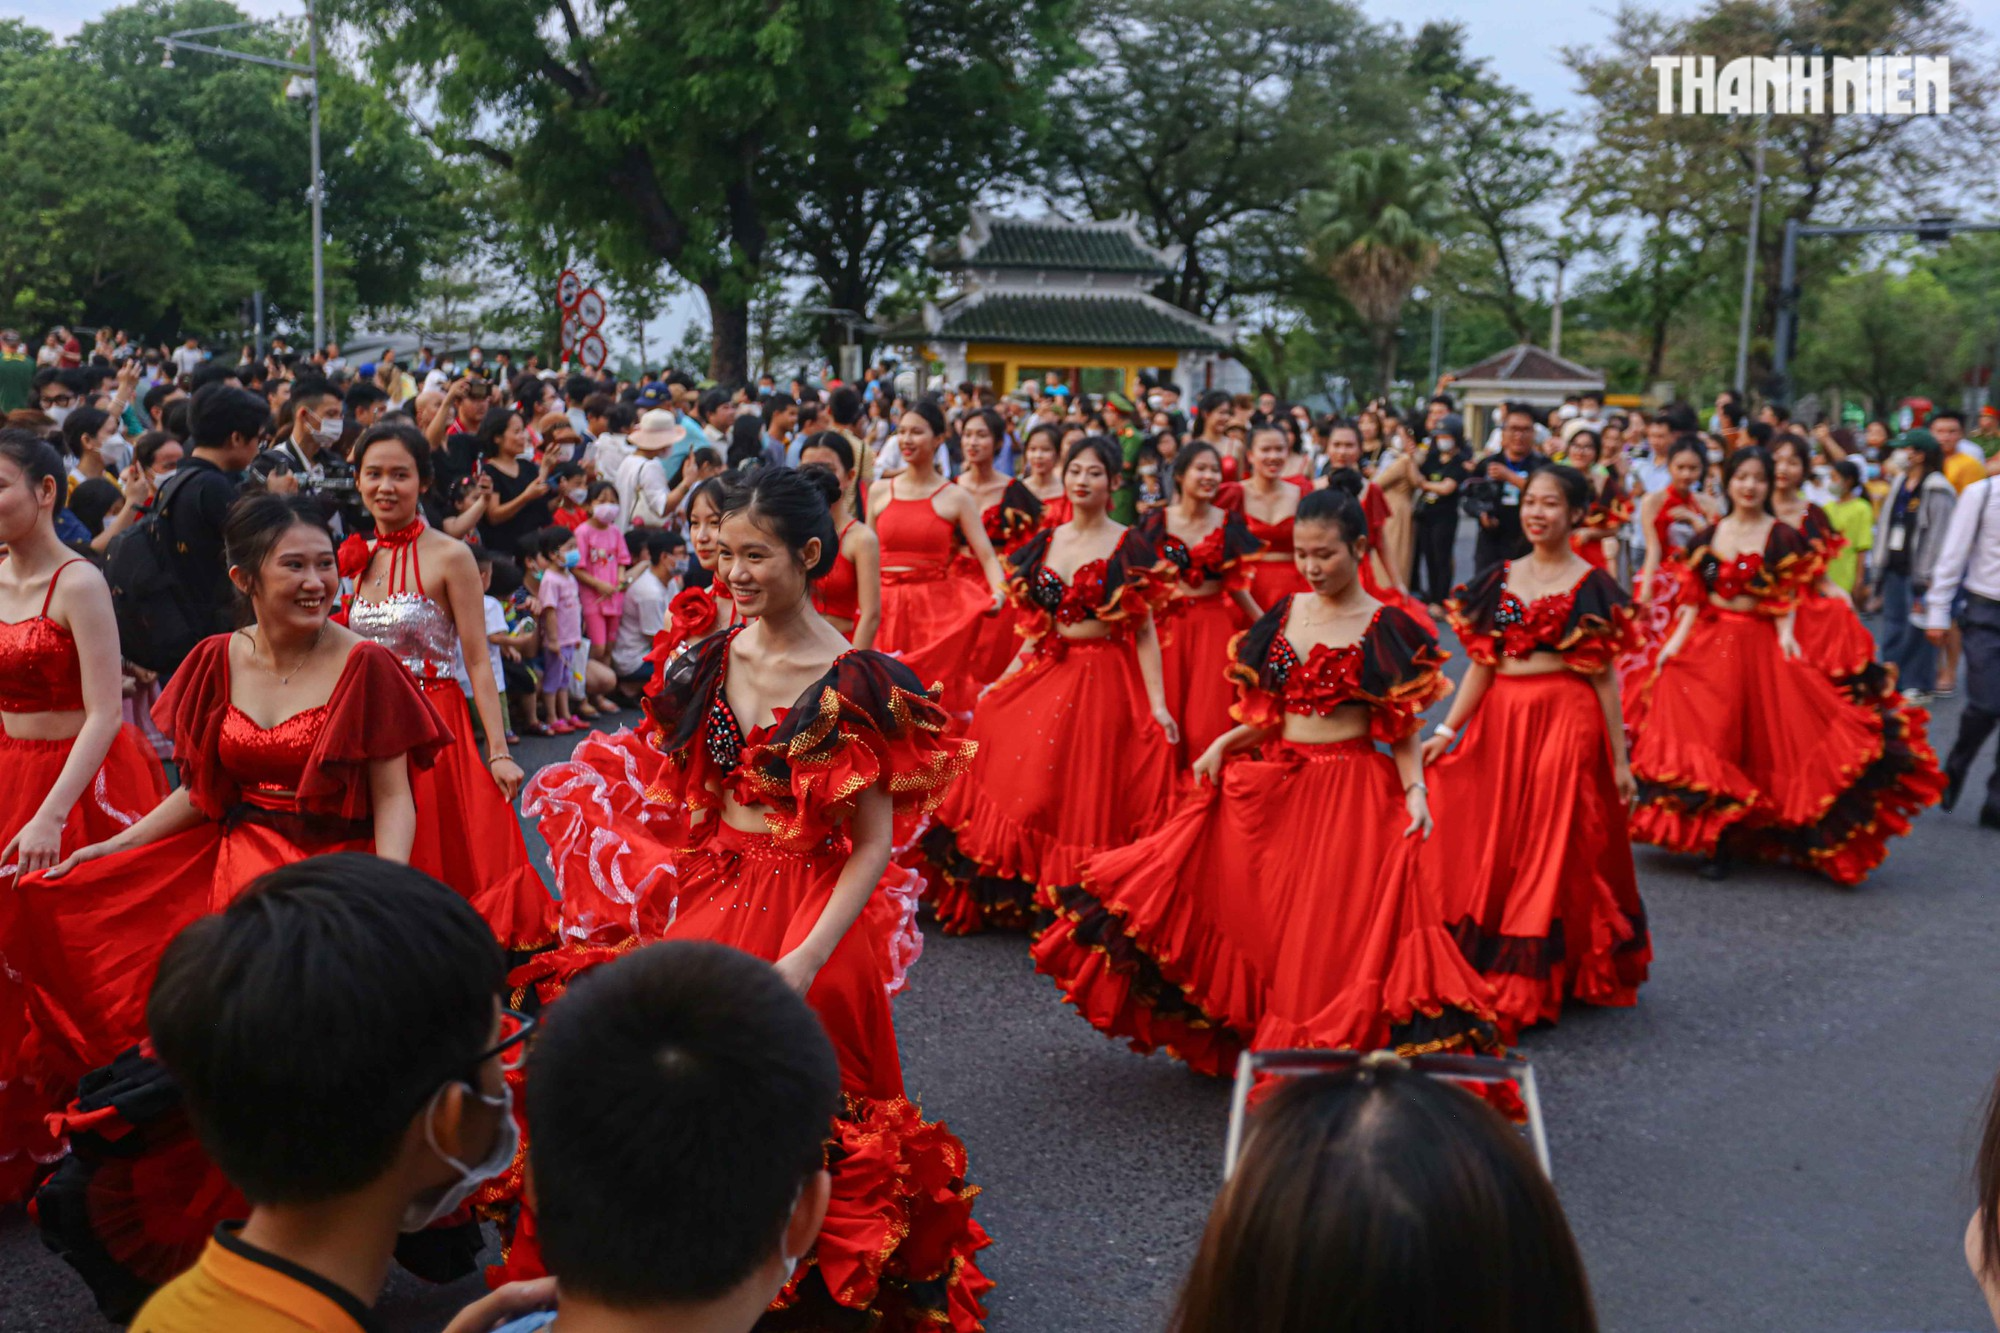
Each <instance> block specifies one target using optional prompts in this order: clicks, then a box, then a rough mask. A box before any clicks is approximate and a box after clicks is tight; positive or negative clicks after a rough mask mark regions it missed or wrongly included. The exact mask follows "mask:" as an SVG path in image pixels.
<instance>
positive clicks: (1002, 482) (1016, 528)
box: [952, 407, 1042, 685]
mask: <svg viewBox="0 0 2000 1333" xmlns="http://www.w3.org/2000/svg"><path fill="white" fill-rule="evenodd" d="M1006 435H1007V423H1006V421H1005V420H1003V419H1002V418H1001V416H1000V414H999V413H998V412H995V411H994V410H993V409H992V408H990V407H982V408H980V409H979V410H977V411H975V412H968V413H966V414H965V417H964V419H963V420H961V421H960V422H959V424H958V443H959V449H960V451H961V452H962V453H963V454H964V457H965V470H964V471H963V472H960V473H959V474H958V477H957V478H956V480H955V482H954V484H955V485H957V486H960V487H963V488H964V489H965V490H966V491H968V492H969V493H970V494H971V495H972V498H973V499H974V500H975V501H976V502H977V503H978V505H979V521H980V525H981V526H982V527H984V528H985V529H986V539H987V540H988V541H989V542H991V543H992V544H993V549H994V551H995V552H996V553H997V554H998V555H999V557H1000V559H1001V561H1002V562H1003V563H1004V562H1005V560H1006V558H1007V557H1008V556H1010V555H1012V554H1014V552H1016V551H1018V550H1020V549H1021V547H1022V546H1024V545H1026V544H1027V543H1028V542H1029V541H1030V540H1032V539H1033V538H1034V535H1035V533H1036V531H1037V530H1038V529H1039V528H1040V527H1041V524H1042V502H1041V501H1040V500H1039V499H1037V498H1036V496H1035V493H1034V492H1033V491H1031V490H1029V489H1028V488H1027V486H1026V485H1024V484H1023V483H1021V482H1019V481H1017V480H1015V479H1014V478H1012V477H1010V476H1008V475H1007V474H1006V473H1004V472H1001V471H999V470H998V469H997V468H995V467H994V466H993V460H994V458H995V456H996V455H997V454H998V453H999V449H1000V441H1001V440H1003V439H1005V438H1006ZM952 572H953V573H955V574H957V575H958V577H960V578H961V579H964V580H965V581H966V582H967V583H970V584H972V585H973V587H974V589H975V590H977V591H978V592H980V593H982V594H984V593H985V591H986V579H985V571H984V569H982V568H981V567H980V564H979V562H978V561H977V560H976V559H974V558H973V556H972V554H971V553H970V552H969V551H964V550H961V551H960V552H959V553H958V555H957V557H956V558H954V559H953V561H952ZM1020 624H1021V613H1020V611H1019V610H1017V609H1016V608H1014V607H1011V606H1003V607H1001V608H1000V610H999V611H998V612H997V613H996V614H994V615H991V616H985V617H982V618H981V619H980V620H979V621H978V622H977V632H976V634H975V636H974V640H973V644H972V662H971V670H972V678H973V679H974V680H975V681H977V682H979V683H980V684H981V685H990V684H992V683H993V682H994V681H996V680H998V679H1000V677H1001V676H1003V675H1005V674H1006V673H1007V668H1008V667H1010V666H1012V665H1013V664H1014V658H1015V657H1016V656H1018V655H1019V654H1020V651H1021V631H1020Z"/></svg>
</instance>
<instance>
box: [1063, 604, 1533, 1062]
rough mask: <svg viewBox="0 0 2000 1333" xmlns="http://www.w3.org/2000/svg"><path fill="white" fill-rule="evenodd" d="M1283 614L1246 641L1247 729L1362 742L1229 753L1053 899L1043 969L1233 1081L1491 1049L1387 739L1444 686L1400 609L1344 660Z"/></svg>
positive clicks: (1121, 1026) (1125, 1022) (1119, 1030)
mask: <svg viewBox="0 0 2000 1333" xmlns="http://www.w3.org/2000/svg"><path fill="white" fill-rule="evenodd" d="M1291 600H1292V599H1290V598H1287V599H1285V600H1284V601H1282V602H1280V603H1279V604H1278V605H1277V606H1275V607H1273V608H1271V610H1270V611H1269V612H1267V613H1266V614H1265V615H1264V617H1263V618H1262V619H1261V620H1259V621H1258V622H1257V624H1256V625H1255V626H1254V627H1252V628H1251V629H1250V630H1249V631H1247V632H1246V633H1244V634H1242V635H1240V636H1238V640H1237V643H1236V645H1235V652H1234V655H1233V656H1234V660H1233V662H1232V664H1231V666H1230V672H1231V675H1232V678H1233V679H1234V681H1235V682H1236V688H1237V692H1238V700H1239V701H1238V709H1237V716H1238V718H1239V719H1240V720H1241V721H1243V722H1244V723H1245V724H1247V725H1252V726H1257V727H1272V728H1276V727H1282V725H1283V722H1284V719H1285V717H1286V716H1287V715H1290V714H1300V715H1313V716H1322V717H1323V716H1327V715H1329V714H1331V713H1333V712H1334V710H1336V709H1341V708H1348V707H1354V706H1359V707H1362V708H1365V709H1367V710H1368V731H1367V733H1366V734H1364V735H1360V736H1357V737H1355V738H1353V739H1352V740H1346V741H1336V742H1333V743H1330V744H1302V743H1298V742H1294V741H1287V740H1284V739H1282V738H1275V737H1274V738H1273V739H1270V740H1267V741H1266V742H1265V743H1264V744H1263V745H1262V746H1261V748H1259V749H1257V750H1254V751H1246V752H1243V753H1240V754H1237V755H1234V756H1231V757H1230V758H1229V759H1228V760H1227V761H1226V762H1225V763H1224V765H1223V769H1222V775H1221V781H1220V782H1219V783H1218V784H1215V785H1209V784H1202V785H1201V786H1200V787H1198V788H1197V789H1196V790H1195V791H1194V793H1193V794H1192V795H1190V796H1189V798H1188V799H1187V801H1186V802H1185V803H1184V804H1183V805H1182V806H1181V807H1180V808H1179V809H1178V810H1176V811H1175V812H1174V814H1173V816H1172V818H1170V819H1169V820H1168V821H1167V822H1166V823H1165V824H1164V825H1163V826H1162V827H1161V828H1160V829H1158V830H1157V831H1156V832H1154V833H1153V834H1151V835H1150V836H1148V837H1146V838H1144V839H1142V840H1140V841H1139V842H1137V843H1134V844H1133V845H1131V846H1129V847H1123V848H1119V849H1117V850H1113V851H1108V852H1106V853H1104V854H1102V855H1100V856H1097V857H1094V858H1092V859H1091V860H1090V862H1089V863H1088V864H1087V865H1086V866H1085V868H1084V873H1083V874H1082V875H1081V876H1080V877H1079V879H1078V880H1077V882H1076V883H1074V884H1070V885H1066V886H1062V887H1060V888H1059V889H1058V890H1057V891H1056V893H1055V898H1056V902H1057V905H1058V913H1057V917H1056V922H1055V924H1054V925H1052V926H1051V927H1050V928H1049V929H1048V930H1047V931H1045V932H1044V933H1043V934H1042V937H1041V938H1040V939H1039V940H1038V941H1037V942H1036V945H1035V965H1036V967H1037V968H1039V969H1040V970H1041V971H1043V972H1046V973H1048V974H1049V975H1050V976H1052V977H1054V978H1055V980H1056V984H1057V985H1058V986H1059V987H1060V988H1061V989H1062V991H1063V994H1064V997H1065V998H1066V999H1067V1000H1068V1001H1069V1002H1070V1003H1071V1004H1073V1005H1075V1006H1076V1007H1077V1009H1078V1011H1079V1012H1080V1013H1082V1014H1083V1016H1084V1017H1085V1018H1086V1019H1088V1020H1089V1021H1090V1022H1091V1023H1092V1024H1093V1025H1094V1026H1096V1027H1097V1028H1098V1029H1099V1030H1100V1031H1102V1032H1104V1033H1106V1034H1107V1035H1109V1036H1113V1037H1118V1038H1122V1039H1124V1040H1126V1041H1128V1042H1130V1043H1131V1044H1132V1046H1133V1047H1134V1048H1135V1049H1137V1050H1141V1051H1144V1050H1151V1049H1153V1048H1155V1047H1164V1048H1166V1049H1168V1050H1171V1051H1172V1052H1173V1053H1174V1054H1175V1055H1177V1056H1179V1057H1180V1058H1181V1059H1183V1060H1185V1061H1187V1063H1188V1064H1189V1065H1190V1066H1191V1067H1192V1068H1194V1069H1196V1070H1198V1071H1200V1072H1202V1073H1208V1074H1218V1075H1220V1074H1227V1073H1228V1072H1229V1071H1230V1070H1231V1069H1232V1068H1233V1066H1234V1063H1235V1059H1236V1055H1237V1053H1238V1052H1240V1051H1241V1050H1242V1049H1243V1048H1244V1047H1245V1046H1246V1045H1249V1046H1254V1047H1256V1048H1258V1049H1287V1048H1292V1047H1300V1046H1321V1047H1358V1048H1360V1049H1363V1050H1370V1049H1374V1048H1376V1047H1380V1046H1394V1047H1397V1048H1398V1049H1401V1050H1405V1051H1436V1050H1462V1049H1485V1048H1490V1047H1491V1046H1492V1045H1493V1043H1494V1041H1495V1036H1496V1034H1495V1031H1494V1027H1493V1017H1494V1015H1493V1010H1492V1004H1491V999H1492V997H1491V991H1490V988H1489V987H1488V986H1487V985H1486V983H1485V982H1484V981H1482V980H1481V979H1480V978H1479V976H1478V974H1477V973H1475V972H1474V971H1473V970H1472V968H1471V967H1470V966H1469V965H1468V964H1467V963H1466V961H1465V959H1464V958H1463V957H1462V956H1461V955H1460V953H1459V951H1458V948H1457V946H1456V945H1455V944H1454V943H1453V942H1452V939H1451V936H1450V935H1449V934H1448V933H1446V930H1445V923H1444V911H1443V906H1442V904H1441V903H1440V902H1439V901H1438V900H1437V898H1436V897H1435V895H1434V894H1433V893H1432V892H1431V891H1430V889H1429V887H1428V886H1427V885H1426V884H1425V883H1424V882H1423V881H1422V880H1421V879H1420V878H1419V877H1418V875H1417V874H1416V864H1415V859H1414V858H1415V850H1416V848H1415V840H1414V839H1413V838H1408V837H1405V836H1404V832H1403V831H1404V829H1405V828H1406V827H1407V826H1408V824H1409V822H1410V821H1409V814H1408V812H1407V809H1406V807H1405V798H1404V793H1403V787H1402V782H1401V780H1400V779H1399V778H1398V776H1397V772H1396V766H1395V763H1394V762H1393V760H1391V758H1390V757H1389V755H1387V754H1385V753H1383V752H1382V751H1381V750H1379V749H1377V748H1376V745H1377V741H1378V740H1380V741H1386V742H1390V743H1394V742H1396V741H1399V740H1405V739H1407V738H1409V737H1411V736H1413V735H1414V734H1415V733H1416V730H1417V728H1418V727H1419V726H1420V725H1421V721H1422V720H1421V717H1420V714H1421V713H1422V711H1423V710H1424V709H1425V708H1426V707H1428V706H1429V705H1430V704H1432V703H1435V702H1436V701H1437V700H1439V699H1441V698H1443V697H1444V696H1445V695H1446V694H1447V693H1448V692H1449V690H1450V688H1451V687H1450V684H1449V682H1448V681H1447V680H1446V679H1445V677H1444V673H1443V669H1442V666H1443V662H1444V660H1445V657H1444V653H1443V652H1442V651H1441V650H1440V649H1439V648H1438V645H1437V641H1436V640H1435V639H1434V638H1432V637H1431V636H1430V635H1429V634H1428V633H1426V632H1425V631H1424V629H1423V627H1422V626H1420V625H1418V624H1417V623H1416V622H1415V621H1414V620H1412V619H1411V618H1410V617H1409V616H1407V615H1405V614H1404V613H1403V612H1401V611H1399V610H1397V609H1396V608H1395V607H1390V606H1384V607H1381V608H1380V609H1378V610H1377V611H1376V613H1375V617H1374V619H1373V620H1372V621H1371V623H1370V624H1369V626H1368V629H1367V631H1366V632H1365V633H1364V634H1363V635H1362V637H1361V638H1360V639H1359V640H1358V641H1356V642H1355V643H1353V644H1350V645H1347V646H1345V647H1337V648H1329V647H1326V646H1325V645H1317V646H1315V647H1313V648H1312V649H1310V650H1308V651H1307V652H1306V653H1304V654H1301V653H1299V652H1298V650H1297V649H1296V647H1295V646H1294V645H1293V644H1292V642H1291V640H1290V638H1289V637H1288V636H1287V634H1286V633H1285V626H1286V624H1287V622H1288V619H1289V616H1290V610H1291Z"/></svg>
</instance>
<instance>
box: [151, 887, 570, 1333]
mask: <svg viewBox="0 0 2000 1333" xmlns="http://www.w3.org/2000/svg"><path fill="white" fill-rule="evenodd" d="M505 976H506V960H505V956H504V955H503V954H502V953H501V951H500V946H499V944H498V943H497V942H496V941H495V940H494V938H493V934H492V932H491V931H489V930H488V929H487V928H486V924H485V923H484V922H483V921H481V920H480V919H479V916H478V914H477V913H475V912H474V911H473V910H472V909H471V908H469V907H468V906H466V904H465V902H464V901H463V900H462V899H460V898H459V897H458V896H457V895H456V894H454V893H452V892H451V891H450V890H449V889H446V888H445V887H444V886H443V885H441V884H439V883H437V882H436V881H435V880H433V879H431V878H430V877H429V876H427V875H424V874H422V873H421V872H419V871H416V870H412V869H410V868H409V867H407V866H401V865H395V864H392V863H388V862H384V861H379V860H376V859H374V858H372V857H366V856H360V855H355V854H351V853H350V854H345V855H335V856H322V857H315V858H313V859H311V860H308V861H304V862H301V863H299V864H298V865H296V866H289V867H286V868H284V869H282V870H275V871H272V872H271V873H269V874H267V875H265V876H263V877H262V878H260V879H259V880H258V881H257V882H256V883H255V884H254V885H252V886H251V888H250V889H249V890H248V892H246V893H245V894H244V896H243V897H241V898H239V899H238V900H237V901H236V902H235V903H234V904H232V905H231V906H230V907H229V909H228V910H226V911H223V912H221V913H219V914H216V915H213V916H205V917H202V918H201V919H200V920H198V921H196V922H194V923H193V924H192V925H190V926H188V927H187V928H186V929H184V930H182V931H181V932H180V934H179V935H178V936H177V937H176V938H175V939H174V941H173V942H172V944H170V945H169V946H168V947H167V949H166V952H165V954H164V956H163V957H162V959H161V962H160V969H159V976H158V979H157V980H156V981H155V982H154V984H153V987H152V993H151V995H150V997H149V998H148V1001H147V1006H146V1019H147V1027H148V1028H149V1030H150V1032H151V1035H152V1038H153V1044H154V1047H155V1049H156V1050H157V1052H158V1058H159V1065H161V1066H164V1072H165V1074H166V1075H167V1076H168V1077H170V1078H171V1080H172V1083H173V1085H174V1086H175V1087H176V1088H177V1089H178V1090H179V1093H180V1101H181V1104H182V1106H184V1108H185V1110H186V1113H187V1119H188V1121H189V1122H191V1124H192V1129H193V1135H194V1137H195V1139H196V1140H198V1143H199V1146H200V1149H201V1154H200V1155H201V1156H205V1158H206V1159H207V1160H206V1161H205V1162H202V1163H201V1165H202V1166H203V1168H204V1169H205V1174H206V1176H207V1178H208V1182H209V1183H211V1184H212V1185H213V1186H214V1187H215V1192H216V1193H217V1194H219V1195H220V1196H221V1197H222V1198H223V1199H224V1200H225V1201H226V1202H227V1203H228V1204H229V1205H230V1206H229V1208H228V1209H227V1218H226V1220H223V1221H221V1222H220V1223H219V1224H212V1230H211V1231H210V1232H209V1235H208V1238H207V1244H206V1246H205V1247H204V1248H202V1249H201V1250H200V1257H199V1258H198V1259H196V1260H195V1261H194V1265H193V1267H191V1268H188V1269H187V1270H186V1271H185V1272H182V1273H180V1274H179V1276H177V1277H174V1278H173V1279H172V1280H171V1281H169V1282H167V1283H166V1284H165V1285H164V1286H163V1287H162V1288H161V1289H160V1290H159V1291H157V1292H155V1293H154V1294H153V1295H152V1297H151V1298H150V1299H149V1300H147V1301H146V1303H145V1305H144V1306H143V1307H142V1308H141V1309H140V1310H139V1311H138V1314H137V1316H136V1318H134V1319H133V1320H132V1328H133V1329H134V1330H144V1331H145V1333H195V1330H201V1331H202V1333H209V1331H210V1330H219V1329H231V1330H236V1331H237V1333H276V1331H278V1330H284V1331H286V1333H294V1331H298V1330H307V1329H310V1330H315V1331H316V1333H361V1331H362V1330H368V1329H373V1328H377V1327H379V1325H378V1324H377V1322H376V1320H375V1317H374V1314H373V1311H372V1309H371V1307H372V1306H373V1305H374V1303H375V1300H376V1297H377V1296H378V1295H379V1294H380V1292H381V1289H382V1286H383V1284H384V1282H385V1280H386V1279H387V1277H388V1273H389V1265H390V1263H391V1261H392V1259H393V1258H394V1257H395V1255H396V1253H397V1247H398V1243H399V1241H400V1240H401V1239H402V1237H403V1235H404V1233H407V1232H412V1231H417V1230H420V1229H422V1228H424V1227H425V1226H426V1225H428V1224H430V1223H431V1222H432V1221H434V1220H435V1219H437V1218H440V1217H443V1216H445V1215H447V1214H449V1213H451V1212H452V1211H454V1210H456V1209H457V1208H459V1207H460V1205H461V1204H462V1203H463V1202H464V1200H465V1199H466V1198H467V1197H469V1196H470V1195H471V1194H472V1193H473V1191H474V1190H476V1189H477V1188H478V1187H479V1186H480V1185H482V1184H484V1183H485V1182H486V1181H488V1180H490V1179H492V1178H493V1177H495V1176H497V1175H500V1174H501V1173H502V1172H504V1171H506V1170H507V1169H508V1168H509V1167H511V1166H512V1165H513V1160H514V1157H515V1153H516V1148H517V1146H518V1144H519V1142H520V1133H519V1129H518V1126H517V1122H516V1119H515V1116H514V1113H513V1109H512V1093H511V1089H510V1086H509V1074H510V1072H511V1071H513V1070H515V1069H517V1068H518V1067H519V1065H520V1063H521V1059H522V1057H523V1055H524V1053H525V1051H526V1045H525V1040H524V1039H525V1038H526V1037H527V1036H528V1034H529V1033H530V1032H531V1031H532V1030H533V1023H532V1022H531V1021H530V1020H526V1019H524V1018H522V1017H521V1016H519V1015H516V1014H510V1013H505V1012H503V1011H502V1010H501V1008H500V1001H499V998H498V996H499V992H500V991H501V990H502V988H503V987H504V985H505ZM138 1063H142V1064H144V1065H148V1066H150V1065H151V1064H152V1062H151V1061H144V1062H138ZM125 1072H127V1073H128V1074H129V1073H131V1072H132V1071H131V1070H130V1068H128V1069H127V1071H125ZM186 1138H187V1135H186V1132H185V1131H181V1132H180V1133H179V1134H178V1135H176V1136H175V1139H176V1140H177V1141H178V1142H179V1143H180V1144H181V1145H183V1151H184V1154H185V1155H186V1156H187V1157H189V1158H195V1157H196V1154H195V1153H194V1152H193V1148H192V1145H187V1144H186ZM202 1221H203V1222H204V1223H208V1218H207V1217H206V1216H204V1217H203V1219H202ZM428 1275H429V1276H433V1277H435V1276H439V1275H438V1274H435V1273H432V1274H428ZM542 1294H543V1295H544V1296H546V1295H547V1294H549V1293H542ZM522 1295H524V1293H519V1292H515V1293H509V1295H508V1297H507V1298H505V1299H507V1300H509V1301H517V1300H519V1299H520V1298H521V1297H522ZM482 1304H483V1305H484V1306H485V1308H486V1310H487V1311H488V1312H489V1317H488V1318H487V1320H486V1325H487V1326H490V1325H491V1323H492V1322H493V1321H494V1319H496V1318H499V1317H502V1316H503V1315H504V1314H505V1313H506V1312H507V1309H508V1308H511V1307H507V1306H498V1307H496V1305H495V1304H494V1303H493V1302H492V1301H491V1300H489V1301H488V1302H483V1303H482ZM482 1333H483V1331H482Z"/></svg>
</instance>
